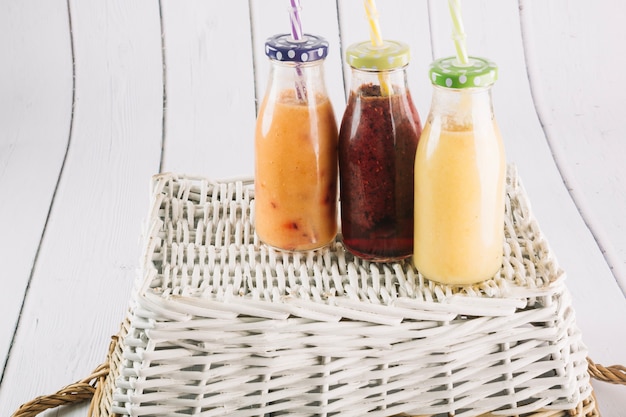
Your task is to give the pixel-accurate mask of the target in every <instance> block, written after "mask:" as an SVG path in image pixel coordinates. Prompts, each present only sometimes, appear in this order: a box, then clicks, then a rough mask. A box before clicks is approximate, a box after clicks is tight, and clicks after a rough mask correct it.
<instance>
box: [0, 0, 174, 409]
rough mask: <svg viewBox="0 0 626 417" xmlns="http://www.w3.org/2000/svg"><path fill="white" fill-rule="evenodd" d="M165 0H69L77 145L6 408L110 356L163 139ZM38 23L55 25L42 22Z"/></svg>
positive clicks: (32, 293)
mask: <svg viewBox="0 0 626 417" xmlns="http://www.w3.org/2000/svg"><path fill="white" fill-rule="evenodd" d="M14 5H15V3H14ZM157 6H158V4H156V3H154V2H148V1H141V2H127V1H122V0H120V1H107V2H96V1H92V2H85V1H83V0H80V1H74V2H70V15H71V28H72V33H73V47H74V60H75V65H76V70H75V71H76V75H75V77H76V80H75V81H76V83H75V89H76V91H75V102H74V119H73V126H72V132H71V140H70V142H71V146H70V149H69V153H68V156H67V161H66V163H65V167H64V169H63V173H62V176H61V178H60V183H59V187H58V190H57V193H56V195H55V198H54V203H53V206H52V210H51V213H50V219H49V221H48V225H47V228H46V233H45V236H44V238H43V240H42V243H41V250H40V253H39V256H38V259H37V264H36V266H35V270H34V273H33V277H32V281H31V283H30V288H29V291H28V296H27V298H26V303H25V306H24V310H23V312H22V316H21V319H20V326H19V329H18V332H17V334H16V338H15V340H14V341H13V347H12V351H11V357H10V358H9V361H8V364H7V367H6V369H5V371H4V378H3V382H2V387H1V390H0V408H1V409H2V410H1V412H0V414H1V415H9V413H10V411H11V410H14V409H16V408H17V406H18V405H19V404H21V403H23V402H26V401H28V400H30V399H32V398H34V397H35V396H36V395H40V394H43V393H49V392H54V391H55V390H57V389H59V388H60V387H62V386H64V385H66V384H68V383H69V382H73V381H75V380H78V379H80V378H83V377H85V376H86V375H87V374H88V373H89V372H90V370H91V369H93V368H95V366H96V365H97V364H99V363H100V362H101V361H102V360H103V358H104V355H105V354H106V349H107V346H108V344H109V339H110V336H111V335H113V334H115V333H116V332H117V330H118V328H119V323H121V321H122V319H123V317H124V314H125V311H126V308H127V305H128V296H129V293H130V289H131V286H132V282H133V279H134V276H135V272H136V269H137V266H138V260H139V256H140V245H139V239H138V236H139V233H140V232H141V221H142V220H143V218H144V215H145V213H146V210H147V209H146V208H145V202H146V201H147V198H148V183H149V182H148V181H149V178H150V176H151V175H152V174H153V173H154V172H155V171H156V170H157V169H158V166H159V158H160V151H161V136H162V135H161V119H162V79H161V74H162V71H161V40H160V25H159V10H158V7H157ZM22 10H23V12H28V11H30V13H32V12H33V10H31V8H29V7H23V8H22ZM63 10H64V11H65V13H67V7H66V6H64V8H63ZM66 30H67V29H66ZM29 33H30V34H31V35H32V36H35V35H37V37H41V36H45V35H46V34H44V33H42V32H39V31H38V30H36V28H31V31H30V32H29ZM25 35H26V34H25ZM44 68H45V66H44ZM33 69H37V70H41V67H35V68H33ZM62 116H63V115H57V116H56V117H57V118H59V119H60V118H61V117H62ZM42 119H45V118H43V117H42ZM66 123H67V120H66ZM45 138H46V135H45V134H42V133H40V134H39V135H38V136H37V139H38V140H39V141H44V140H45ZM65 139H67V138H65ZM34 171H35V172H36V169H34ZM69 411H71V410H68V412H69ZM80 414H81V413H78V412H77V414H76V415H80ZM82 415H84V411H83V413H82Z"/></svg>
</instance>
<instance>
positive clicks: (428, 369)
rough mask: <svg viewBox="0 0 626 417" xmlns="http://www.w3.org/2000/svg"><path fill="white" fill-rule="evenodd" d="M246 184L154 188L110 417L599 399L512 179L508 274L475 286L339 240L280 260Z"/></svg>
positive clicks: (512, 406) (505, 408)
mask: <svg viewBox="0 0 626 417" xmlns="http://www.w3.org/2000/svg"><path fill="white" fill-rule="evenodd" d="M251 185H252V184H251V183H246V182H241V181H233V182H226V183H214V182H211V181H209V180H206V179H202V178H191V177H183V176H177V175H174V174H162V175H158V176H155V177H154V179H153V195H152V197H153V202H152V203H153V204H152V206H151V212H150V215H149V222H148V224H147V230H146V236H145V240H144V243H145V258H144V262H143V267H142V271H141V276H140V277H139V279H138V288H137V289H136V292H135V294H134V296H133V300H132V305H131V310H130V313H129V319H128V320H129V323H130V326H129V329H128V334H127V335H126V336H125V337H124V339H123V346H122V349H123V359H122V363H121V367H120V368H121V369H120V377H119V378H118V379H117V380H116V381H115V389H114V392H113V398H112V401H113V405H112V411H113V412H115V413H118V414H122V415H129V416H147V415H169V416H189V415H194V416H221V415H228V416H237V417H238V416H242V417H243V416H268V415H287V414H289V415H292V416H317V415H319V416H331V415H341V416H363V415H365V414H366V413H367V414H368V415H370V416H385V417H386V416H391V415H396V414H410V415H436V416H439V415H441V416H448V415H455V416H478V415H481V414H484V413H491V414H489V415H492V414H493V415H506V416H511V415H524V414H525V413H528V414H529V415H530V414H531V413H537V412H538V410H547V412H546V414H545V415H552V414H549V412H550V411H549V410H574V409H576V407H577V406H578V405H579V404H580V403H581V402H582V401H583V400H586V399H587V398H588V397H589V396H590V395H591V394H592V390H591V386H590V384H589V375H588V373H587V361H586V356H587V349H586V347H585V346H584V344H583V343H582V340H581V334H580V331H579V330H578V328H577V326H576V323H575V317H574V310H573V308H572V305H571V300H570V296H569V293H568V291H567V288H566V286H565V285H564V278H565V274H564V272H563V271H562V270H561V269H560V268H559V267H558V265H557V263H556V261H555V259H554V256H553V255H552V253H551V251H550V248H549V246H548V244H547V242H546V240H545V239H544V238H543V236H542V233H541V231H540V229H539V227H538V225H537V223H536V221H535V219H534V218H533V217H532V214H531V213H530V209H529V205H528V202H527V199H526V196H525V193H524V191H523V187H522V186H521V184H520V183H519V181H518V177H517V174H516V172H515V170H514V168H513V167H509V171H508V179H507V199H506V216H505V235H506V236H505V238H506V239H505V240H506V241H505V243H504V254H505V257H504V262H503V267H502V268H501V271H500V272H499V273H498V274H497V275H496V276H495V277H494V278H493V279H491V280H489V281H487V282H485V283H482V284H479V285H474V286H466V287H452V286H443V285H439V284H436V283H433V282H429V281H428V280H426V279H424V278H423V277H422V276H421V275H420V274H419V273H418V272H417V271H416V270H415V269H414V268H413V267H412V265H411V262H409V261H406V262H398V263H385V264H377V263H370V262H366V261H363V260H361V259H358V258H355V257H353V256H352V255H350V254H349V253H348V252H346V251H345V250H344V247H343V246H342V244H341V239H340V237H339V238H338V239H337V241H336V242H334V243H333V244H332V245H331V246H330V247H327V248H325V249H321V250H318V251H310V252H304V253H283V252H280V251H275V250H272V249H270V248H268V247H266V246H265V245H263V244H260V243H259V242H258V239H257V237H256V236H255V233H254V228H253V224H254V193H253V187H252V186H251ZM532 415H538V414H532Z"/></svg>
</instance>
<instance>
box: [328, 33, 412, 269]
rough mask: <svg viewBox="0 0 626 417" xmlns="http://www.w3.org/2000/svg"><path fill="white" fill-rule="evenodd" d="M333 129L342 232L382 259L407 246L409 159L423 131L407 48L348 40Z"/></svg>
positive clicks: (346, 240) (360, 252)
mask: <svg viewBox="0 0 626 417" xmlns="http://www.w3.org/2000/svg"><path fill="white" fill-rule="evenodd" d="M346 58H347V62H348V64H349V65H350V67H351V75H352V77H351V87H350V97H349V99H348V104H347V107H346V110H345V112H344V115H343V119H342V123H341V128H340V130H339V172H340V197H339V200H340V202H341V232H342V239H343V244H344V246H345V247H346V249H347V250H348V251H350V252H351V253H352V254H354V255H356V256H359V257H361V258H364V259H367V260H371V261H377V262H385V261H395V260H399V259H403V258H407V257H409V256H411V254H412V252H413V189H414V187H413V169H414V168H413V165H414V162H415V151H416V148H417V142H418V140H419V136H420V133H421V130H422V127H421V122H420V118H419V115H418V112H417V110H416V108H415V105H414V104H413V100H412V98H411V94H410V91H409V87H408V84H407V72H406V70H407V66H408V63H409V47H408V45H407V44H405V43H402V42H397V41H389V40H387V41H384V43H383V45H382V46H380V47H376V46H373V45H372V44H371V42H361V43H357V44H354V45H351V46H350V47H349V48H348V49H347V51H346Z"/></svg>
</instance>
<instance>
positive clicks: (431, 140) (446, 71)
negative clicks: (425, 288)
mask: <svg viewBox="0 0 626 417" xmlns="http://www.w3.org/2000/svg"><path fill="white" fill-rule="evenodd" d="M429 74H430V77H431V81H432V84H433V96H432V103H431V108H430V112H429V114H428V118H427V120H426V123H425V125H424V131H423V132H422V136H421V138H420V143H419V145H418V148H417V154H416V156H415V239H414V246H415V247H414V256H413V262H414V265H415V267H416V268H417V269H418V270H419V271H420V272H421V273H422V275H424V276H425V277H426V278H428V279H430V280H433V281H437V282H440V283H444V284H472V283H477V282H481V281H484V280H487V279H489V278H492V277H493V276H494V274H496V272H497V271H498V270H499V268H500V267H501V264H502V251H503V239H504V193H505V188H504V187H505V172H506V161H505V152H504V145H503V142H502V138H501V136H500V130H499V129H498V124H497V122H496V119H495V117H494V113H493V104H492V97H491V87H492V85H493V84H494V82H495V81H496V79H497V67H496V65H495V64H494V63H493V62H491V61H489V60H486V59H483V58H476V57H470V60H469V64H468V65H461V64H459V63H458V61H457V60H456V58H454V57H452V58H443V59H439V60H436V61H434V62H433V63H432V64H431V67H430V71H429Z"/></svg>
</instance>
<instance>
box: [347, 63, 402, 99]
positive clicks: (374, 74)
mask: <svg viewBox="0 0 626 417" xmlns="http://www.w3.org/2000/svg"><path fill="white" fill-rule="evenodd" d="M351 74H352V80H351V82H350V85H351V87H350V91H351V93H352V94H356V95H360V96H381V95H392V94H406V93H407V91H408V85H407V76H406V67H402V68H394V69H391V70H383V71H375V70H362V69H357V68H352V73H351Z"/></svg>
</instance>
